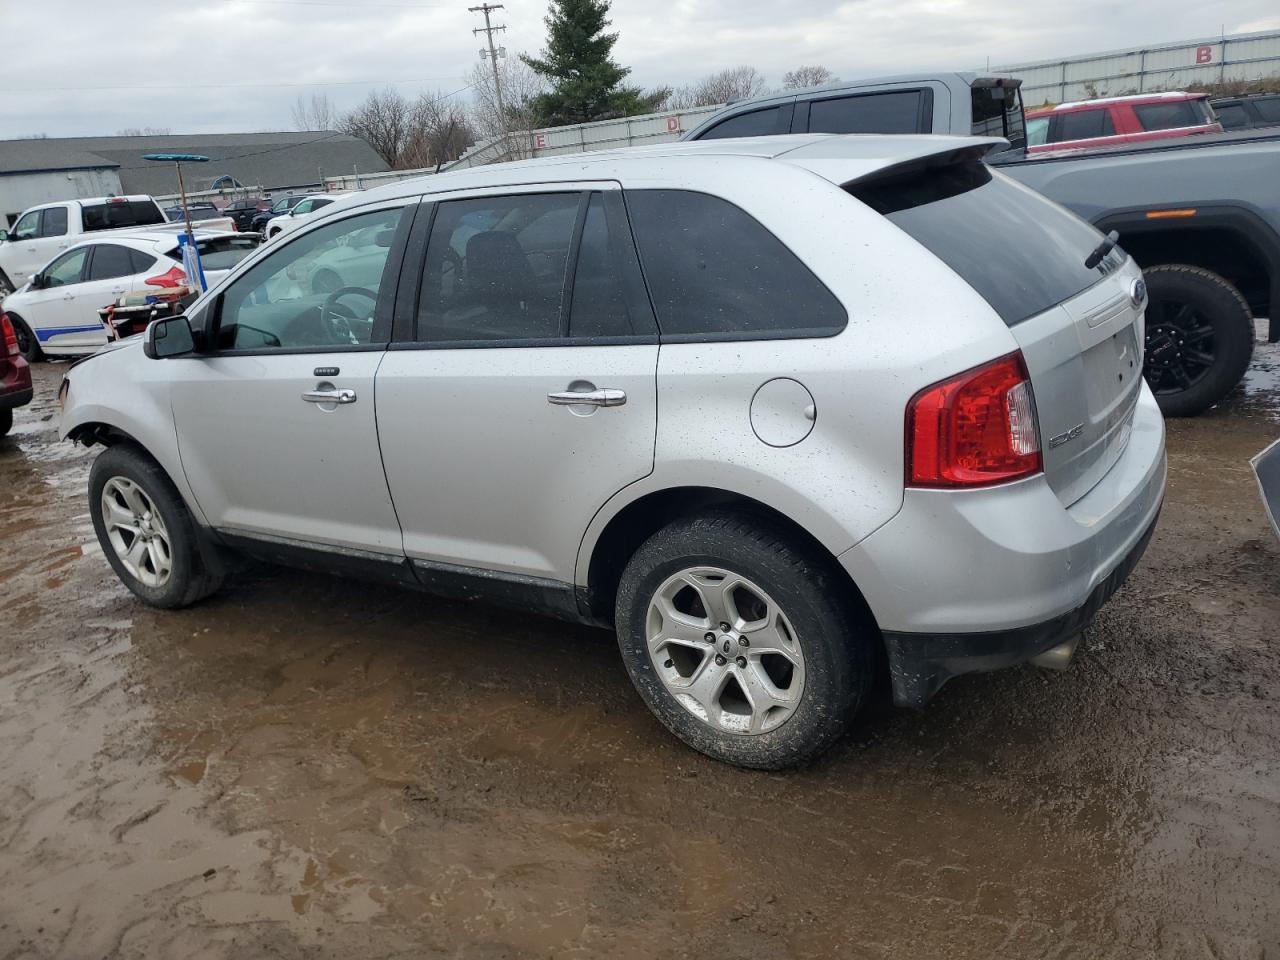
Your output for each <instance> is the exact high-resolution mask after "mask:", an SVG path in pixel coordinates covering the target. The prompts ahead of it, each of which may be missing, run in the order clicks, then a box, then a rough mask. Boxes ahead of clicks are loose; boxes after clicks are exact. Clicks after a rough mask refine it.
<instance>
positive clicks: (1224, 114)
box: [1213, 103, 1249, 130]
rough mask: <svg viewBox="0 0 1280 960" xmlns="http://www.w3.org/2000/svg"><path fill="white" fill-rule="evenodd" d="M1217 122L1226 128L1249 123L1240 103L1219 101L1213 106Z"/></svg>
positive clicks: (1237, 127)
mask: <svg viewBox="0 0 1280 960" xmlns="http://www.w3.org/2000/svg"><path fill="white" fill-rule="evenodd" d="M1213 109H1214V112H1215V113H1216V114H1217V115H1218V122H1219V123H1221V124H1222V126H1223V127H1224V128H1225V129H1227V130H1236V129H1239V128H1240V127H1247V126H1248V125H1249V115H1248V113H1246V112H1245V109H1244V104H1242V103H1220V104H1217V105H1216V106H1215V107H1214V108H1213Z"/></svg>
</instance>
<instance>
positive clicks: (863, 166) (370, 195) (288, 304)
mask: <svg viewBox="0 0 1280 960" xmlns="http://www.w3.org/2000/svg"><path fill="white" fill-rule="evenodd" d="M999 142H1000V141H993V140H989V139H988V140H983V139H952V138H942V137H936V138H930V137H902V138H894V137H827V136H817V135H806V136H797V137H778V138H773V139H768V140H750V141H732V140H715V141H709V142H703V143H692V144H672V145H666V146H662V147H658V148H652V149H642V150H632V151H626V152H618V153H599V154H592V155H589V156H573V157H565V158H555V159H550V160H538V161H531V162H527V163H518V164H510V165H503V166H493V167H487V168H483V169H479V170H472V171H466V172H461V173H458V174H447V175H443V176H436V177H429V178H426V179H421V180H413V181H406V182H403V183H399V184H394V185H391V186H388V187H383V188H380V189H377V190H373V191H369V192H366V193H362V194H359V195H356V196H352V197H349V198H346V199H344V200H340V201H338V202H337V203H334V204H333V205H332V206H330V207H329V208H328V209H326V210H325V211H324V212H323V213H322V214H320V215H319V216H318V217H316V218H315V219H314V220H312V221H309V222H308V223H306V224H305V225H301V226H299V228H298V229H297V230H296V231H292V232H290V233H287V234H285V235H284V237H282V238H281V240H280V242H278V243H273V244H272V245H271V246H269V247H267V248H265V249H263V250H261V251H259V252H257V253H255V254H254V255H253V256H252V257H250V258H248V259H246V260H245V261H243V262H242V263H241V264H240V265H239V266H238V267H237V268H236V269H235V270H234V271H233V272H232V273H231V274H230V275H229V276H228V277H227V278H225V279H224V280H222V281H221V282H220V283H219V284H218V285H217V286H216V287H214V288H213V289H211V290H210V292H209V293H208V295H206V296H204V297H203V298H201V300H200V301H199V302H198V303H197V304H196V305H195V306H194V308H193V309H192V310H191V311H190V312H189V316H188V317H186V318H176V319H173V320H167V321H158V322H156V323H154V324H153V325H152V326H151V327H150V328H149V329H148V331H147V333H146V334H145V335H144V336H143V337H142V338H139V339H135V340H133V341H130V342H124V343H123V344H121V345H120V346H119V347H118V348H116V349H114V350H110V351H107V352H103V353H99V354H97V355H96V356H94V357H93V358H92V359H90V360H88V361H87V362H84V363H81V364H79V365H77V366H75V367H74V368H73V369H72V370H71V371H70V372H69V374H68V376H67V379H66V381H65V382H64V384H63V387H62V393H61V398H62V402H63V404H64V410H63V419H62V433H63V435H64V436H69V437H71V438H73V439H75V440H77V441H80V442H82V443H86V444H101V445H103V446H104V447H105V448H106V449H105V451H104V452H103V453H102V454H101V455H100V456H99V457H98V458H97V460H96V461H95V463H94V466H93V469H92V473H91V476H90V489H89V502H90V508H91V511H92V516H93V521H94V525H95V527H96V530H97V533H98V537H99V539H100V540H101V542H102V546H103V549H104V552H105V553H106V556H107V558H108V560H109V561H110V562H111V564H112V566H113V567H114V568H115V570H116V572H117V573H118V574H119V576H120V578H121V580H122V581H123V582H124V583H125V585H126V586H128V587H129V589H131V590H132V591H133V592H134V593H136V594H137V595H138V596H139V597H141V598H142V599H143V600H145V601H146V602H148V603H151V604H154V605H157V606H161V607H179V606H183V605H185V604H189V603H193V602H195V601H196V600H199V599H200V598H201V597H203V596H206V595H207V594H209V593H211V592H212V591H214V590H216V589H218V588H219V586H220V585H221V584H222V582H223V579H224V577H225V576H226V574H227V572H228V569H229V558H230V557H232V556H233V555H235V554H237V553H243V554H249V555H253V556H257V557H260V558H267V559H269V560H273V561H281V562H286V563H298V564H302V565H306V566H310V567H313V568H315V567H319V568H322V569H325V570H329V571H332V572H335V573H339V574H344V575H351V576H360V577H375V578H380V579H383V580H389V581H393V582H396V583H401V584H404V585H407V586H413V587H418V588H422V589H425V590H428V591H432V592H435V593H439V594H445V595H452V596H455V597H465V598H468V599H470V598H477V597H484V598H492V599H494V600H497V601H501V602H506V603H511V604H516V605H519V606H521V607H525V608H528V609H533V610H537V611H541V612H545V613H548V614H552V615H556V616H561V617H567V618H570V619H573V620H578V621H584V622H587V623H594V624H599V625H608V626H613V627H615V628H616V630H617V633H618V638H619V646H620V648H621V652H622V656H623V659H624V660H625V662H626V666H627V669H628V671H629V672H630V675H631V677H632V680H633V681H634V683H635V686H636V689H637V690H638V691H639V693H640V695H641V697H642V698H643V699H644V700H645V702H646V703H647V704H648V706H649V707H650V709H651V710H652V711H653V712H654V713H655V714H656V715H657V716H658V718H659V719H660V720H661V721H662V722H663V723H664V724H665V725H666V726H667V728H668V729H670V730H671V731H672V732H673V733H675V734H676V735H677V736H678V737H680V738H681V739H682V740H684V741H685V742H686V743H688V744H689V745H691V746H693V747H694V748H696V749H698V750H701V751H702V752H704V753H707V754H709V755H711V756H713V757H717V758H720V759H723V760H727V761H729V762H732V763H737V764H742V765H745V766H753V767H764V768H778V767H783V766H787V765H790V764H794V763H797V762H800V761H803V760H804V759H806V758H808V757H811V756H813V755H814V754H816V753H817V752H818V751H820V750H821V749H823V748H824V747H825V746H827V745H828V744H829V743H831V741H832V740H833V739H834V738H836V737H837V736H838V735H839V734H840V732H841V730H842V729H844V727H845V726H846V725H847V723H848V722H849V720H850V718H851V717H852V716H853V715H854V713H855V712H856V710H857V708H858V706H859V705H860V704H861V703H863V702H864V701H865V700H866V699H867V697H868V694H869V691H870V690H871V689H872V686H873V683H874V682H875V680H876V678H877V674H879V673H883V672H886V671H887V673H888V676H889V678H890V680H891V683H892V689H893V692H894V696H895V698H896V700H897V702H899V703H901V704H912V705H920V704H923V703H924V702H925V701H926V700H927V699H928V698H929V697H930V696H932V695H933V694H934V693H935V692H936V691H937V690H938V688H939V687H940V686H941V685H942V684H943V683H944V682H945V681H946V680H947V679H948V678H950V677H952V676H955V675H957V674H961V673H965V672H968V671H973V670H988V669H992V668H995V667H999V666H1003V665H1007V664H1012V663H1016V662H1020V661H1025V660H1028V659H1033V658H1037V657H1041V656H1043V655H1046V654H1048V655H1049V656H1055V657H1058V658H1059V659H1061V658H1063V657H1064V656H1065V655H1066V654H1067V653H1069V651H1070V649H1071V647H1072V644H1073V642H1074V638H1075V637H1076V636H1077V635H1078V633H1079V632H1080V630H1081V629H1082V628H1083V627H1084V626H1085V625H1086V624H1087V623H1088V622H1089V620H1090V619H1091V618H1092V616H1093V614H1094V613H1095V612H1096V611H1097V609H1098V608H1099V606H1100V605H1101V604H1102V603H1103V602H1104V601H1105V600H1106V599H1107V597H1108V596H1110V594H1111V593H1112V592H1113V591H1114V590H1115V589H1116V588H1117V586H1119V584H1120V583H1121V581H1122V580H1123V579H1124V577H1125V575H1126V574H1127V573H1128V571H1129V570H1130V568H1131V567H1132V566H1133V564H1134V563H1135V562H1136V561H1137V559H1138V557H1139V556H1140V555H1141V552H1142V549H1143V547H1144V546H1145V544H1146V542H1147V539H1148V537H1149V536H1150V534H1151V530H1152V528H1153V526H1154V524H1155V520H1156V515H1157V513H1158V511H1159V509H1160V504H1161V500H1162V497H1163V493H1164V485H1165V458H1164V427H1163V423H1162V421H1161V418H1160V413H1159V410H1158V409H1157V407H1156V405H1155V403H1154V401H1153V399H1152V396H1151V394H1150V392H1149V391H1148V390H1147V388H1146V387H1145V386H1144V385H1143V381H1142V377H1141V375H1140V374H1141V370H1142V357H1141V352H1140V351H1141V346H1140V345H1141V344H1142V342H1143V337H1142V329H1141V328H1142V309H1143V306H1144V297H1143V286H1142V280H1141V275H1140V273H1139V271H1138V269H1137V267H1135V266H1134V264H1133V263H1132V261H1130V260H1128V259H1127V258H1126V257H1125V256H1124V254H1123V253H1122V252H1121V251H1119V250H1118V249H1111V248H1110V245H1109V244H1108V243H1107V242H1106V241H1105V240H1104V238H1103V237H1102V236H1101V235H1100V234H1098V233H1097V232H1096V231H1095V230H1093V229H1092V228H1091V227H1089V226H1087V225H1085V224H1084V223H1082V222H1081V221H1080V220H1078V219H1076V218H1075V217H1074V216H1072V215H1071V214H1069V213H1066V212H1065V211H1063V210H1062V209H1061V208H1059V207H1057V206H1055V205H1054V204H1052V203H1050V202H1049V201H1047V200H1045V199H1043V198H1042V197H1040V196H1039V195H1037V194H1035V193H1033V192H1031V191H1029V190H1027V189H1025V188H1023V187H1021V186H1019V185H1017V184H1015V183H1013V182H1012V181H1010V180H1008V179H1006V178H1005V177H1003V176H1001V175H1000V174H998V173H993V172H992V171H991V170H990V169H989V168H988V167H987V166H986V165H984V163H983V162H982V156H983V155H984V153H985V151H987V150H988V149H989V148H990V147H991V146H992V145H993V144H997V143H999Z"/></svg>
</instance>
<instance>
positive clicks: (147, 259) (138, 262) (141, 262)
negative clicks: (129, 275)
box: [129, 250, 168, 273]
mask: <svg viewBox="0 0 1280 960" xmlns="http://www.w3.org/2000/svg"><path fill="white" fill-rule="evenodd" d="M129 265H130V267H132V270H133V272H134V273H148V272H150V271H151V269H152V268H153V267H157V266H159V265H160V261H159V260H157V259H156V258H155V257H153V256H151V255H150V254H146V253H143V252H142V251H141V250H130V251H129ZM163 269H168V268H167V267H165V268H163Z"/></svg>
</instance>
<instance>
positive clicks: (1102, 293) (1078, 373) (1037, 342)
mask: <svg viewBox="0 0 1280 960" xmlns="http://www.w3.org/2000/svg"><path fill="white" fill-rule="evenodd" d="M846 189H847V190H848V191H849V192H850V193H852V194H853V195H854V196H855V197H857V198H858V199H860V200H862V201H863V202H864V203H866V204H868V205H869V206H871V207H872V208H873V209H875V210H877V211H878V212H879V213H881V214H883V215H884V216H885V217H886V218H888V219H889V220H891V221H892V222H893V223H895V224H896V225H897V226H898V227H900V228H901V229H902V230H904V231H906V233H908V234H909V235H911V236H912V237H913V238H915V239H916V240H917V241H919V242H920V243H921V244H923V245H924V246H925V247H927V248H928V249H929V250H930V251H931V252H932V253H933V254H934V255H935V256H937V257H938V258H939V259H940V260H942V261H943V262H944V263H946V264H947V265H948V266H949V267H951V269H952V270H954V271H955V272H956V273H957V274H959V275H960V276H961V277H962V278H963V279H964V280H965V281H966V282H967V283H968V284H969V285H970V286H971V287H973V288H974V289H975V290H976V291H977V292H978V293H979V294H981V295H982V297H983V298H985V299H986V301H987V302H988V303H990V304H991V306H992V308H993V309H994V310H995V312H996V313H997V314H999V316H1000V318H1001V319H1002V320H1003V321H1004V322H1005V323H1006V324H1007V325H1008V327H1009V330H1010V332H1011V333H1012V334H1013V337H1014V339H1015V340H1016V341H1017V343H1018V345H1019V347H1020V348H1021V350H1022V354H1023V356H1024V358H1025V359H1026V362H1027V369H1028V371H1029V373H1030V374H1031V385H1032V390H1033V392H1034V394H1035V401H1036V412H1037V415H1038V422H1039V426H1040V443H1041V449H1042V451H1043V456H1044V470H1045V477H1046V479H1047V480H1048V482H1049V485H1050V487H1052V488H1053V491H1054V492H1055V493H1056V494H1057V495H1058V498H1059V499H1060V500H1061V501H1062V503H1063V504H1064V505H1067V506H1070V505H1071V504H1073V503H1075V502H1076V501H1077V500H1079V499H1080V498H1081V497H1082V496H1084V495H1085V494H1086V493H1088V492H1089V490H1090V489H1092V488H1093V486H1094V485H1095V484H1096V483H1097V482H1098V481H1099V480H1100V479H1101V478H1102V476H1103V475H1104V474H1105V473H1106V472H1107V471H1108V470H1109V469H1110V468H1111V466H1112V465H1113V464H1114V463H1115V461H1116V460H1117V459H1119V457H1120V454H1121V453H1122V452H1123V450H1124V447H1125V444H1126V443H1127V441H1128V438H1129V431H1130V426H1131V423H1132V421H1133V411H1134V407H1135V406H1136V405H1137V402H1138V395H1139V392H1140V390H1141V378H1142V352H1141V344H1142V335H1141V324H1142V313H1141V308H1142V306H1143V305H1140V304H1135V303H1134V301H1133V299H1132V298H1131V297H1130V293H1131V291H1133V290H1134V282H1135V281H1136V280H1137V279H1138V278H1139V277H1140V276H1141V274H1140V273H1139V271H1138V268H1137V267H1136V266H1135V265H1134V264H1133V263H1132V261H1130V260H1129V259H1128V258H1127V257H1126V255H1125V254H1124V253H1123V252H1122V251H1120V250H1119V249H1116V250H1113V251H1112V252H1111V253H1109V254H1108V255H1107V256H1106V257H1103V258H1102V260H1101V261H1100V262H1099V263H1098V265H1097V266H1095V267H1092V268H1090V267H1086V266H1085V260H1086V258H1088V256H1089V254H1090V253H1091V252H1092V251H1093V250H1094V249H1095V248H1096V247H1097V246H1098V244H1099V243H1101V242H1102V240H1103V237H1102V234H1100V233H1099V232H1098V231H1097V230H1095V229H1094V228H1093V227H1091V226H1089V225H1088V224H1087V223H1085V222H1084V221H1083V220H1080V219H1079V218H1077V217H1076V216H1075V215H1074V214H1071V213H1069V212H1068V211H1066V210H1064V209H1063V208H1061V207H1059V206H1058V205H1057V204H1055V203H1053V202H1052V201H1050V200H1048V199H1046V198H1045V197H1043V196H1041V195H1040V194H1038V193H1036V192H1034V191H1032V190H1030V189H1028V188H1027V187H1024V186H1022V185H1021V184H1018V183H1015V182H1014V181H1012V180H1010V179H1009V178H1007V177H1005V176H1003V175H1002V174H999V173H995V172H993V171H992V170H991V169H990V168H989V167H987V166H986V165H985V164H983V163H981V162H980V161H977V160H973V159H962V160H960V162H955V161H954V160H948V161H946V162H942V161H939V162H937V163H927V162H926V163H920V162H916V163H913V164H911V165H909V166H908V167H906V168H891V169H889V170H887V171H882V172H880V173H878V174H876V175H873V176H872V177H870V178H867V179H865V180H860V181H857V182H855V183H851V184H847V185H846Z"/></svg>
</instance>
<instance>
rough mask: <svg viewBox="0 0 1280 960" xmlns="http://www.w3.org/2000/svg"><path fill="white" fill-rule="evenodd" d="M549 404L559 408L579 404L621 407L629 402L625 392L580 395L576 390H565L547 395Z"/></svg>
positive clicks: (587, 392) (595, 391)
mask: <svg viewBox="0 0 1280 960" xmlns="http://www.w3.org/2000/svg"><path fill="white" fill-rule="evenodd" d="M547 402H548V403H554V404H556V405H557V406H561V407H569V406H574V405H576V404H579V403H585V404H589V405H590V406H593V407H620V406H622V405H623V404H624V403H626V402H627V394H626V392H625V391H623V390H612V389H604V390H586V391H583V392H581V393H579V392H578V391H576V390H564V391H561V392H559V393H549V394H547Z"/></svg>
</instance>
